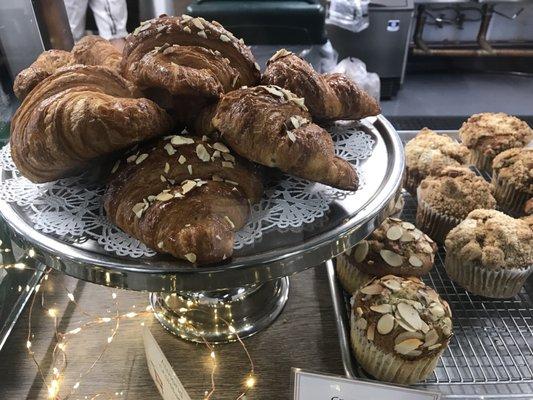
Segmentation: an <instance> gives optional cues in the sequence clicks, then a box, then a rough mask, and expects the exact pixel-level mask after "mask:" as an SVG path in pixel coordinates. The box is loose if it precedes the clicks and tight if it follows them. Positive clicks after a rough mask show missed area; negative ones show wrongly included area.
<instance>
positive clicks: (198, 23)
mask: <svg viewBox="0 0 533 400" xmlns="http://www.w3.org/2000/svg"><path fill="white" fill-rule="evenodd" d="M192 24H193V25H194V26H196V27H197V28H198V29H204V24H202V22H201V21H200V20H199V19H198V18H193V19H192Z"/></svg>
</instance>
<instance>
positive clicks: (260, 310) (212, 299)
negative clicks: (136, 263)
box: [150, 277, 289, 343]
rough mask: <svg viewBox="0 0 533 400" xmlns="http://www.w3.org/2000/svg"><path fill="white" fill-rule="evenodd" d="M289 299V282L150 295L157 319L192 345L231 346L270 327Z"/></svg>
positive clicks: (274, 281) (278, 281)
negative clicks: (218, 344) (198, 343)
mask: <svg viewBox="0 0 533 400" xmlns="http://www.w3.org/2000/svg"><path fill="white" fill-rule="evenodd" d="M288 295H289V278H287V277H285V278H281V279H277V280H273V281H269V282H266V283H263V284H260V285H254V286H248V287H240V288H234V289H229V290H217V291H209V292H176V293H151V294H150V303H151V305H152V308H153V310H154V314H155V317H156V318H157V319H158V321H159V322H160V323H161V325H163V327H165V329H167V330H168V331H170V332H171V333H173V334H174V335H176V336H179V337H180V338H182V339H185V340H190V341H192V342H200V343H203V342H204V341H207V342H210V343H228V342H233V341H236V340H237V337H236V335H235V334H238V335H239V337H240V338H244V337H247V336H251V335H253V334H254V333H257V332H259V331H260V330H262V329H264V328H266V327H268V326H269V325H270V324H271V323H272V322H273V321H274V320H275V319H276V318H277V316H278V315H279V314H280V313H281V310H282V309H283V307H284V306H285V303H286V302H287V298H288Z"/></svg>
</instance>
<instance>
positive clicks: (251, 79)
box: [122, 15, 260, 120]
mask: <svg viewBox="0 0 533 400" xmlns="http://www.w3.org/2000/svg"><path fill="white" fill-rule="evenodd" d="M122 72H123V75H124V76H125V77H126V78H127V79H130V80H131V81H132V82H134V83H135V84H137V85H138V86H139V87H140V88H141V89H144V90H147V89H148V91H149V92H150V93H151V94H152V97H153V98H154V99H156V100H157V101H158V102H160V103H161V104H162V105H165V107H168V108H173V109H174V112H175V114H176V115H177V118H178V119H179V120H183V119H187V118H186V117H188V116H190V114H194V113H195V111H196V110H199V109H200V108H202V107H203V106H204V105H206V104H208V103H210V102H213V101H216V99H217V98H218V97H219V96H220V95H221V94H223V93H225V92H228V91H230V90H232V89H234V88H237V87H240V86H242V85H255V84H257V83H258V82H259V80H260V73H259V66H258V64H257V63H255V60H254V57H253V55H252V53H251V51H250V49H249V48H248V47H246V46H245V45H244V42H243V41H242V40H238V39H237V38H236V37H235V36H233V35H232V34H231V32H228V31H227V30H226V29H224V28H223V27H222V26H221V25H220V24H219V23H217V22H215V21H213V22H208V21H206V20H205V19H203V18H191V17H190V16H188V15H182V16H181V17H167V16H162V17H159V18H154V19H152V20H150V21H146V22H145V23H143V24H142V25H141V26H140V27H139V28H137V29H136V30H135V32H133V33H132V34H130V35H128V37H127V38H126V45H125V47H124V58H123V61H122ZM150 90H151V91H150Z"/></svg>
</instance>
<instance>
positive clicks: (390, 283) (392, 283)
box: [381, 279, 402, 292]
mask: <svg viewBox="0 0 533 400" xmlns="http://www.w3.org/2000/svg"><path fill="white" fill-rule="evenodd" d="M381 283H382V284H383V285H384V286H386V287H387V288H389V289H390V290H392V291H393V292H396V291H398V290H400V289H401V288H402V285H400V282H398V281H397V280H396V279H388V280H383V279H382V280H381Z"/></svg>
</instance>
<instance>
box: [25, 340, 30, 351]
mask: <svg viewBox="0 0 533 400" xmlns="http://www.w3.org/2000/svg"><path fill="white" fill-rule="evenodd" d="M26 348H28V349H31V342H30V341H29V340H28V341H26Z"/></svg>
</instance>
